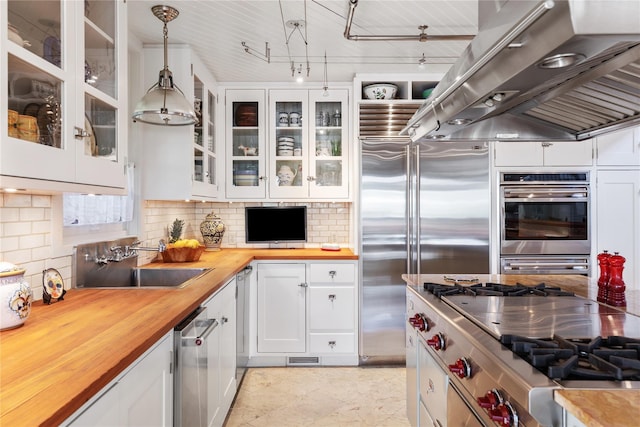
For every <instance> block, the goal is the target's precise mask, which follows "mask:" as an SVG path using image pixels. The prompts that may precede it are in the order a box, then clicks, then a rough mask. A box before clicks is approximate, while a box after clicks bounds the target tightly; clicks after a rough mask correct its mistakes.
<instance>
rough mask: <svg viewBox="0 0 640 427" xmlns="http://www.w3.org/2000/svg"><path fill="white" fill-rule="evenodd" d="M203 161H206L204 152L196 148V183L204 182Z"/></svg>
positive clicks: (194, 167) (194, 169)
mask: <svg viewBox="0 0 640 427" xmlns="http://www.w3.org/2000/svg"><path fill="white" fill-rule="evenodd" d="M203 159H204V154H203V153H202V150H199V149H197V148H194V149H193V171H194V176H193V179H194V181H197V182H204V169H203V167H204V163H203Z"/></svg>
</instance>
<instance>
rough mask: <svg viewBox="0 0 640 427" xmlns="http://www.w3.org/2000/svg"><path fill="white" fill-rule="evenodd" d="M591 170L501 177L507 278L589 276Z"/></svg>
mask: <svg viewBox="0 0 640 427" xmlns="http://www.w3.org/2000/svg"><path fill="white" fill-rule="evenodd" d="M590 252H591V229H590V188H589V172H564V173H545V172H535V173H533V172H526V173H515V172H502V173H501V174H500V264H501V266H500V267H501V273H503V274H589V272H590V262H589V257H590Z"/></svg>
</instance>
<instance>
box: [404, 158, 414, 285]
mask: <svg viewBox="0 0 640 427" xmlns="http://www.w3.org/2000/svg"><path fill="white" fill-rule="evenodd" d="M404 151H405V168H406V170H407V172H406V176H407V197H406V199H405V208H406V215H407V218H406V232H407V234H406V251H407V268H406V271H407V273H409V274H411V273H413V265H412V260H413V251H412V250H411V220H412V215H411V212H412V210H413V206H412V204H411V199H412V198H411V196H410V194H411V145H407V146H406V147H405V148H404Z"/></svg>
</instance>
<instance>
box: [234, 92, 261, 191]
mask: <svg viewBox="0 0 640 427" xmlns="http://www.w3.org/2000/svg"><path fill="white" fill-rule="evenodd" d="M225 121H226V124H227V126H226V141H225V144H226V146H225V150H226V158H227V168H226V179H225V181H226V193H227V198H230V199H264V198H265V197H266V181H267V176H266V162H265V158H266V153H265V149H264V147H265V134H266V132H265V91H264V90H261V89H255V90H253V89H247V90H244V89H229V90H227V92H226V120H225Z"/></svg>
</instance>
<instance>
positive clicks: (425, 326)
mask: <svg viewBox="0 0 640 427" xmlns="http://www.w3.org/2000/svg"><path fill="white" fill-rule="evenodd" d="M409 323H411V326H413V327H414V328H415V329H417V330H419V331H420V332H424V331H428V330H429V322H428V321H427V318H426V317H425V315H424V314H422V313H416V315H415V316H413V317H410V318H409Z"/></svg>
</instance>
